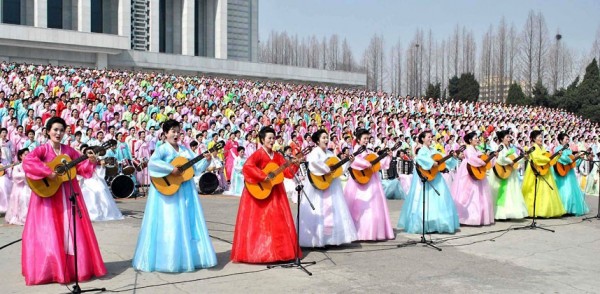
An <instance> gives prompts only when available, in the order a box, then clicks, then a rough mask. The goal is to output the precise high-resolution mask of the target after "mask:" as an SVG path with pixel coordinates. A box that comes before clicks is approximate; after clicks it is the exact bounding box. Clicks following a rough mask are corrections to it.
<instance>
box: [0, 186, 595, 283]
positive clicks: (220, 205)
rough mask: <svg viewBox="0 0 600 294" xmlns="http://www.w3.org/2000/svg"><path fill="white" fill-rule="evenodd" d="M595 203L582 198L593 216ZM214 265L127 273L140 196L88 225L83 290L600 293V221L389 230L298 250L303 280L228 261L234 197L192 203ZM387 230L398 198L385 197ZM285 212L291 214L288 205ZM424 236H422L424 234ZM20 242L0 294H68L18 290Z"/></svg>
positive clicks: (3, 235)
mask: <svg viewBox="0 0 600 294" xmlns="http://www.w3.org/2000/svg"><path fill="white" fill-rule="evenodd" d="M597 200H598V198H597V197H588V198H587V201H588V204H589V205H590V207H591V208H592V209H591V212H590V214H589V215H588V216H591V215H596V214H597ZM201 202H202V205H203V209H204V213H205V216H206V220H207V225H208V229H209V234H210V235H211V237H212V240H213V245H214V247H215V251H216V252H217V258H218V260H219V264H218V265H217V266H216V267H214V268H211V269H207V270H198V271H196V272H193V273H182V274H164V273H144V272H136V271H134V270H133V268H132V267H131V258H132V256H133V251H134V249H135V245H136V241H137V235H138V231H139V228H140V225H141V220H142V217H143V210H144V206H145V203H146V201H145V199H144V198H138V199H124V200H120V201H118V205H119V207H120V208H121V210H122V211H123V213H124V214H125V215H126V218H125V220H122V221H111V222H98V223H94V229H95V232H96V236H97V238H98V242H99V245H100V249H101V251H102V256H103V258H104V261H105V263H106V267H107V269H108V272H109V273H108V275H107V276H105V277H102V278H101V279H94V280H92V281H89V282H86V283H82V284H81V287H82V288H83V289H87V288H92V287H105V288H106V289H107V290H109V291H110V292H113V293H282V292H289V293H358V292H372V293H481V292H487V293H599V292H600V280H599V279H598V275H599V272H600V220H592V221H582V218H581V217H564V218H561V219H549V220H545V219H542V220H539V224H540V225H542V226H543V227H547V228H551V229H554V230H556V233H551V232H547V231H543V230H521V231H514V230H510V228H512V227H516V226H521V225H527V224H529V223H530V220H522V221H509V222H498V223H496V224H495V225H492V226H486V227H461V231H460V232H459V233H457V234H455V235H437V234H434V235H431V236H430V237H431V239H433V240H434V241H436V242H437V245H438V246H440V247H441V248H442V249H443V251H442V252H438V251H436V250H433V249H430V248H426V247H423V246H421V245H411V246H406V247H401V248H398V247H397V245H398V244H403V243H405V242H407V241H409V240H419V235H411V234H405V233H402V232H399V231H397V232H396V233H397V236H396V240H393V241H387V242H360V243H353V244H350V245H346V246H340V247H332V248H326V249H318V250H309V249H306V250H304V261H316V265H312V266H309V267H308V269H309V270H310V271H311V272H312V273H313V275H312V276H308V275H307V274H305V273H304V272H302V271H301V270H299V269H282V268H274V269H267V268H266V267H265V266H262V265H247V264H234V263H231V262H230V260H229V255H230V252H231V241H232V239H233V230H234V224H235V218H236V213H237V207H238V204H239V198H236V197H228V196H220V195H218V196H201ZM388 205H389V210H390V218H391V221H392V223H393V224H396V222H397V220H398V216H399V214H400V208H401V207H402V201H399V200H388ZM291 207H292V210H293V211H295V210H296V206H295V205H294V204H292V205H291ZM21 232H22V227H20V226H12V225H6V224H4V221H3V220H2V225H0V246H5V245H7V244H9V243H11V242H13V241H16V240H19V239H20V238H21ZM428 238H429V236H428ZM20 258H21V243H20V242H16V243H14V244H12V245H8V246H6V247H4V248H2V249H0V259H1V260H2V263H0V272H1V273H2V279H3V281H4V282H3V286H2V287H3V289H2V291H1V292H2V293H67V292H69V290H68V289H67V288H66V287H65V286H64V285H58V284H50V285H41V286H33V287H27V286H25V282H24V280H23V277H22V276H21V261H20Z"/></svg>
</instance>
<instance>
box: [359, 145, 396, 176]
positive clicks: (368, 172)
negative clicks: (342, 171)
mask: <svg viewBox="0 0 600 294" xmlns="http://www.w3.org/2000/svg"><path fill="white" fill-rule="evenodd" d="M401 145H402V142H398V143H396V144H395V145H394V147H392V148H391V149H389V148H385V149H383V150H381V151H380V152H379V156H377V154H375V153H369V154H367V156H365V159H366V160H367V161H369V162H370V163H371V167H368V168H365V169H363V170H358V169H353V168H350V176H352V179H354V181H356V182H357V183H359V184H361V185H365V184H366V183H368V182H369V180H370V179H371V176H372V175H373V174H374V173H376V172H378V171H379V170H380V169H381V164H380V163H379V162H380V161H381V160H382V159H384V158H385V157H386V156H388V154H387V153H388V151H394V150H396V149H398V148H399V147H400V146H401Z"/></svg>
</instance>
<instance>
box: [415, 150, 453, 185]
mask: <svg viewBox="0 0 600 294" xmlns="http://www.w3.org/2000/svg"><path fill="white" fill-rule="evenodd" d="M442 158H443V156H442V155H441V154H439V153H436V154H434V155H432V156H431V159H433V160H434V161H436V162H440V160H442ZM417 169H418V170H419V173H420V174H421V176H423V177H424V178H426V179H427V181H428V182H431V181H433V180H434V179H435V177H436V176H437V174H438V173H439V172H440V171H441V170H444V169H446V162H442V163H441V164H439V165H438V166H437V167H435V166H432V167H431V169H430V170H426V169H423V168H421V166H417Z"/></svg>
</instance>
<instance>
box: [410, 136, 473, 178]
mask: <svg viewBox="0 0 600 294" xmlns="http://www.w3.org/2000/svg"><path fill="white" fill-rule="evenodd" d="M465 148H467V147H466V146H464V145H463V146H460V148H458V150H456V151H450V153H448V155H446V156H443V157H442V154H439V153H436V154H434V155H432V156H431V159H433V160H434V161H435V162H437V164H438V166H432V167H431V169H429V170H427V169H424V168H422V167H421V166H420V165H417V170H418V171H419V174H420V175H421V177H423V178H425V179H427V181H428V182H431V181H433V180H434V179H435V177H436V176H437V174H438V173H439V172H440V171H442V170H445V169H446V161H447V160H448V159H450V158H452V156H454V154H455V153H460V152H462V151H464V150H465Z"/></svg>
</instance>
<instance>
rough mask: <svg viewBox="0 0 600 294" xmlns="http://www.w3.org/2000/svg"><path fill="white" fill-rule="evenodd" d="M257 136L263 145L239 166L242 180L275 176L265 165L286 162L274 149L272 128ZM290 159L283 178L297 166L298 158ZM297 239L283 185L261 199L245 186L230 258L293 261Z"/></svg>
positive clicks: (264, 179)
mask: <svg viewBox="0 0 600 294" xmlns="http://www.w3.org/2000/svg"><path fill="white" fill-rule="evenodd" d="M258 138H259V140H260V143H261V144H262V146H261V147H258V149H257V150H256V152H254V153H252V155H250V157H248V159H247V160H246V163H245V164H244V167H243V168H242V173H243V174H244V181H246V182H247V183H252V184H256V183H261V182H264V181H267V180H270V179H272V178H274V177H275V176H277V175H274V174H272V173H265V172H263V169H264V168H265V167H266V166H267V164H269V163H274V164H276V165H278V166H282V165H284V164H285V163H286V160H285V158H284V157H283V155H281V154H280V153H278V152H275V151H273V143H275V130H274V129H273V128H271V127H263V128H262V129H261V130H260V131H259V133H258ZM291 162H292V164H291V165H290V166H288V167H287V168H286V169H285V170H283V175H284V176H285V177H286V178H293V177H294V175H295V174H296V172H297V171H298V168H299V166H298V162H299V160H298V158H297V157H294V158H292V160H291ZM296 238H297V236H296V229H295V227H294V220H293V218H292V213H291V211H290V206H289V202H288V199H287V196H286V193H285V188H284V186H283V184H276V185H274V186H273V187H272V190H271V192H270V194H269V195H268V196H267V197H266V198H264V199H258V198H256V197H255V196H252V194H250V191H249V190H248V185H246V187H245V188H244V191H243V192H242V198H241V200H240V206H239V209H238V215H237V221H236V223H235V232H234V235H233V247H232V249H231V260H232V261H233V262H245V263H269V262H277V261H288V260H292V259H294V258H295V256H296V255H295V249H298V250H300V248H296V244H297V241H296ZM300 256H301V253H300Z"/></svg>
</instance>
